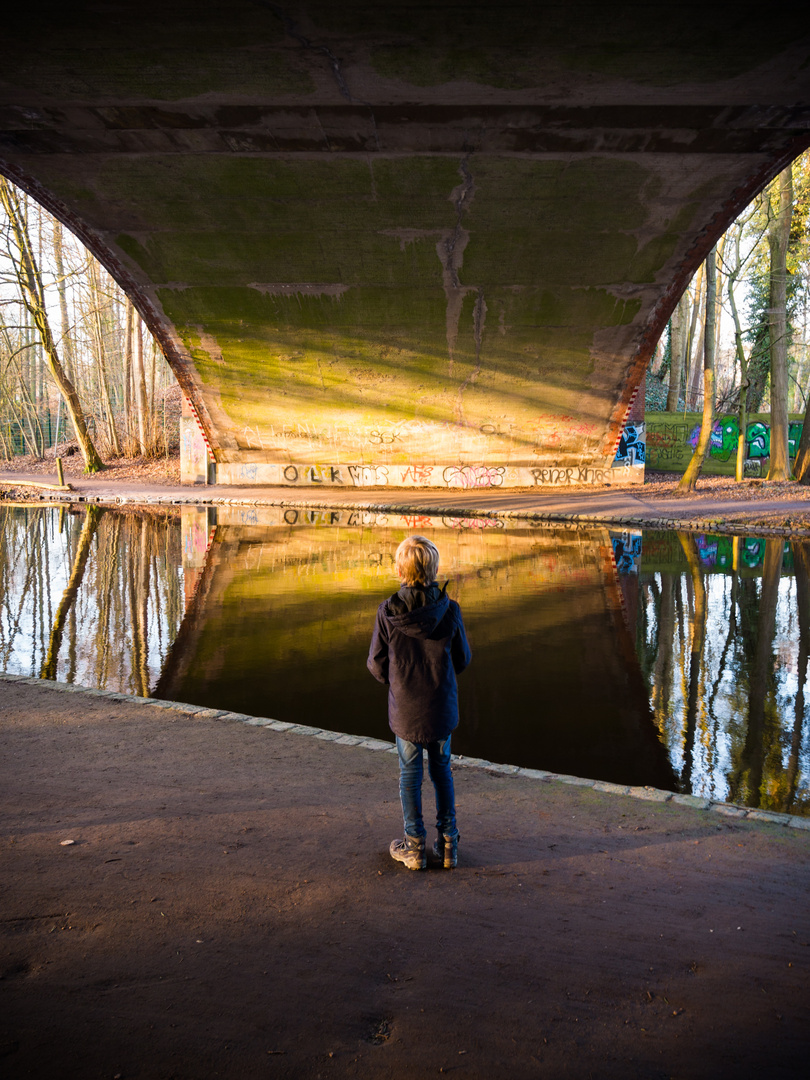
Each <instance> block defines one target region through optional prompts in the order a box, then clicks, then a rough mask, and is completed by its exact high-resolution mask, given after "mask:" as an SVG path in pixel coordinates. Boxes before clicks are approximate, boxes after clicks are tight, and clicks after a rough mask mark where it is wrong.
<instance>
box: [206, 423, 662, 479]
mask: <svg viewBox="0 0 810 1080" xmlns="http://www.w3.org/2000/svg"><path fill="white" fill-rule="evenodd" d="M642 426H643V425H642ZM643 479H644V470H643V468H641V469H639V468H638V467H631V466H630V465H629V464H623V463H622V462H618V461H617V462H616V465H615V466H614V467H613V468H594V467H592V466H590V465H529V466H509V465H462V464H457V465H426V464H418V463H414V462H411V463H409V464H407V465H395V464H389V465H366V464H353V465H347V464H318V465H311V464H308V463H303V462H295V463H293V462H290V463H289V464H287V465H283V464H278V465H277V464H272V463H269V462H255V463H252V464H245V463H240V462H218V463H217V465H216V483H218V484H233V485H246V484H267V485H287V486H291V487H320V486H323V487H356V488H375V487H396V488H401V487H402V488H414V487H415V488H446V489H455V488H463V489H471V488H484V489H492V488H501V487H569V486H571V485H579V484H630V483H641V482H643Z"/></svg>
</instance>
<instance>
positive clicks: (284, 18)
mask: <svg viewBox="0 0 810 1080" xmlns="http://www.w3.org/2000/svg"><path fill="white" fill-rule="evenodd" d="M254 3H256V4H258V5H259V7H263V8H267V10H268V11H272V12H273V14H274V15H275V16H276V18H277V19H278V20H279V22H280V23H281V25H282V26H283V27H284V32H285V33H286V34H289V36H290V37H291V38H293V40H294V41H297V42H298V44H299V45H301V46H302V48H304V49H308V50H309V51H310V52H315V53H319V54H320V55H321V56H325V57H326V59H327V61H328V63H329V66H330V68H331V69H332V74H333V75H334V77H335V82H336V83H337V87H338V90H339V91H340V93H341V96H342V97H344V98H345V99H346V100H347V101H348V102H350V104H352V105H355V104H356V105H363V106H364V107H365V108H366V109H368V115H369V119H370V120H371V129H372V134H373V135H374V143H375V145H376V147H377V149H378V150H380V149H381V146H380V134H379V132H378V130H377V117H376V116H375V115H374V108H373V106H372V104H371V102H370V101H363V99H362V98H356V97H354V95H353V94H352V92H351V90H350V89H349V84H348V83H347V82H346V76H345V75H344V74H343V69H342V68H341V66H340V60H338V58H337V57H336V56H335V54H334V53H333V52H332V50H331V49H330V48H329V47H328V46H327V45H319V44H318V43H317V42H315V41H312V40H311V39H310V38H308V37H307V36H306V35H305V34H304V33H302V31H301V28H300V27H299V25H298V23H297V22H296V21H295V20H294V19H293V17H292V16H291V15H290V14H289V13H288V12H286V11H285V10H284V8H283V7H281V6H280V5H279V4H273V3H271V2H270V0H254ZM318 123H320V119H319V120H318ZM327 141H328V138H327Z"/></svg>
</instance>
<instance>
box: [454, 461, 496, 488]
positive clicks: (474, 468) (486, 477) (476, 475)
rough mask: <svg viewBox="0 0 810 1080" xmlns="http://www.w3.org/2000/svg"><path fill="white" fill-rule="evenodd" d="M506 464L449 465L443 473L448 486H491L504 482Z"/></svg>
mask: <svg viewBox="0 0 810 1080" xmlns="http://www.w3.org/2000/svg"><path fill="white" fill-rule="evenodd" d="M505 471H506V470H505V468H504V466H502V465H501V466H489V465H448V467H447V468H446V469H445V470H444V472H443V473H442V477H443V478H444V482H445V484H447V486H448V487H460V488H489V487H500V486H501V484H502V483H503V474H504V472H505Z"/></svg>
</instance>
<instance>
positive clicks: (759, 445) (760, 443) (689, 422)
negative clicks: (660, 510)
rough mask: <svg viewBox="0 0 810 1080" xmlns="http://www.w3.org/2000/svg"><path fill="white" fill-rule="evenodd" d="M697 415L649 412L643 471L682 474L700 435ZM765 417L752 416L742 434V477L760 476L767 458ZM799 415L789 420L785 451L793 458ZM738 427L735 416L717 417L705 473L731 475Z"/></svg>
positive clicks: (768, 430) (767, 417)
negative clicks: (653, 470) (644, 469)
mask: <svg viewBox="0 0 810 1080" xmlns="http://www.w3.org/2000/svg"><path fill="white" fill-rule="evenodd" d="M700 419H701V418H700V414H699V413H663V412H649V413H647V416H646V423H647V467H648V468H650V469H658V470H659V471H666V472H683V470H684V469H685V468H686V466H687V465H688V463H689V459H690V458H691V456H692V452H693V450H694V448H695V447H696V446H697V441H698V434H699V432H700ZM770 420H771V418H770V414H769V413H753V414H752V415H751V416H749V418H748V424H747V425H746V431H745V475H746V476H753V477H758V476H764V475H765V473H766V472H767V469H768V463H769V460H770V456H771V427H770ZM802 420H803V417H802V416H801V415H800V414H795V415H792V416H791V417H790V427H789V432H788V449H789V451H790V456H791V457H795V455H796V450H797V449H798V446H799V438H800V436H801V433H802ZM739 433H740V427H739V423H738V421H737V417H736V416H718V417H717V419H716V420H715V422H714V427H713V429H712V440H711V445H710V448H709V454H708V456H707V458H706V461H705V463H704V466H703V468H704V471H705V472H707V473H720V474H725V475H728V476H733V475H734V470H735V467H736V460H737V439H738V437H739Z"/></svg>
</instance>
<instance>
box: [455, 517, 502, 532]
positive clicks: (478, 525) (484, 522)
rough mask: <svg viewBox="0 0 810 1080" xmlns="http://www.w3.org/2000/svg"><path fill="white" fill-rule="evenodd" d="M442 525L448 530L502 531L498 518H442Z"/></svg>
mask: <svg viewBox="0 0 810 1080" xmlns="http://www.w3.org/2000/svg"><path fill="white" fill-rule="evenodd" d="M442 525H444V526H445V527H446V528H448V529H502V528H503V526H504V523H503V521H501V519H500V518H483V517H482V518H472V517H447V516H445V517H443V518H442Z"/></svg>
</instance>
